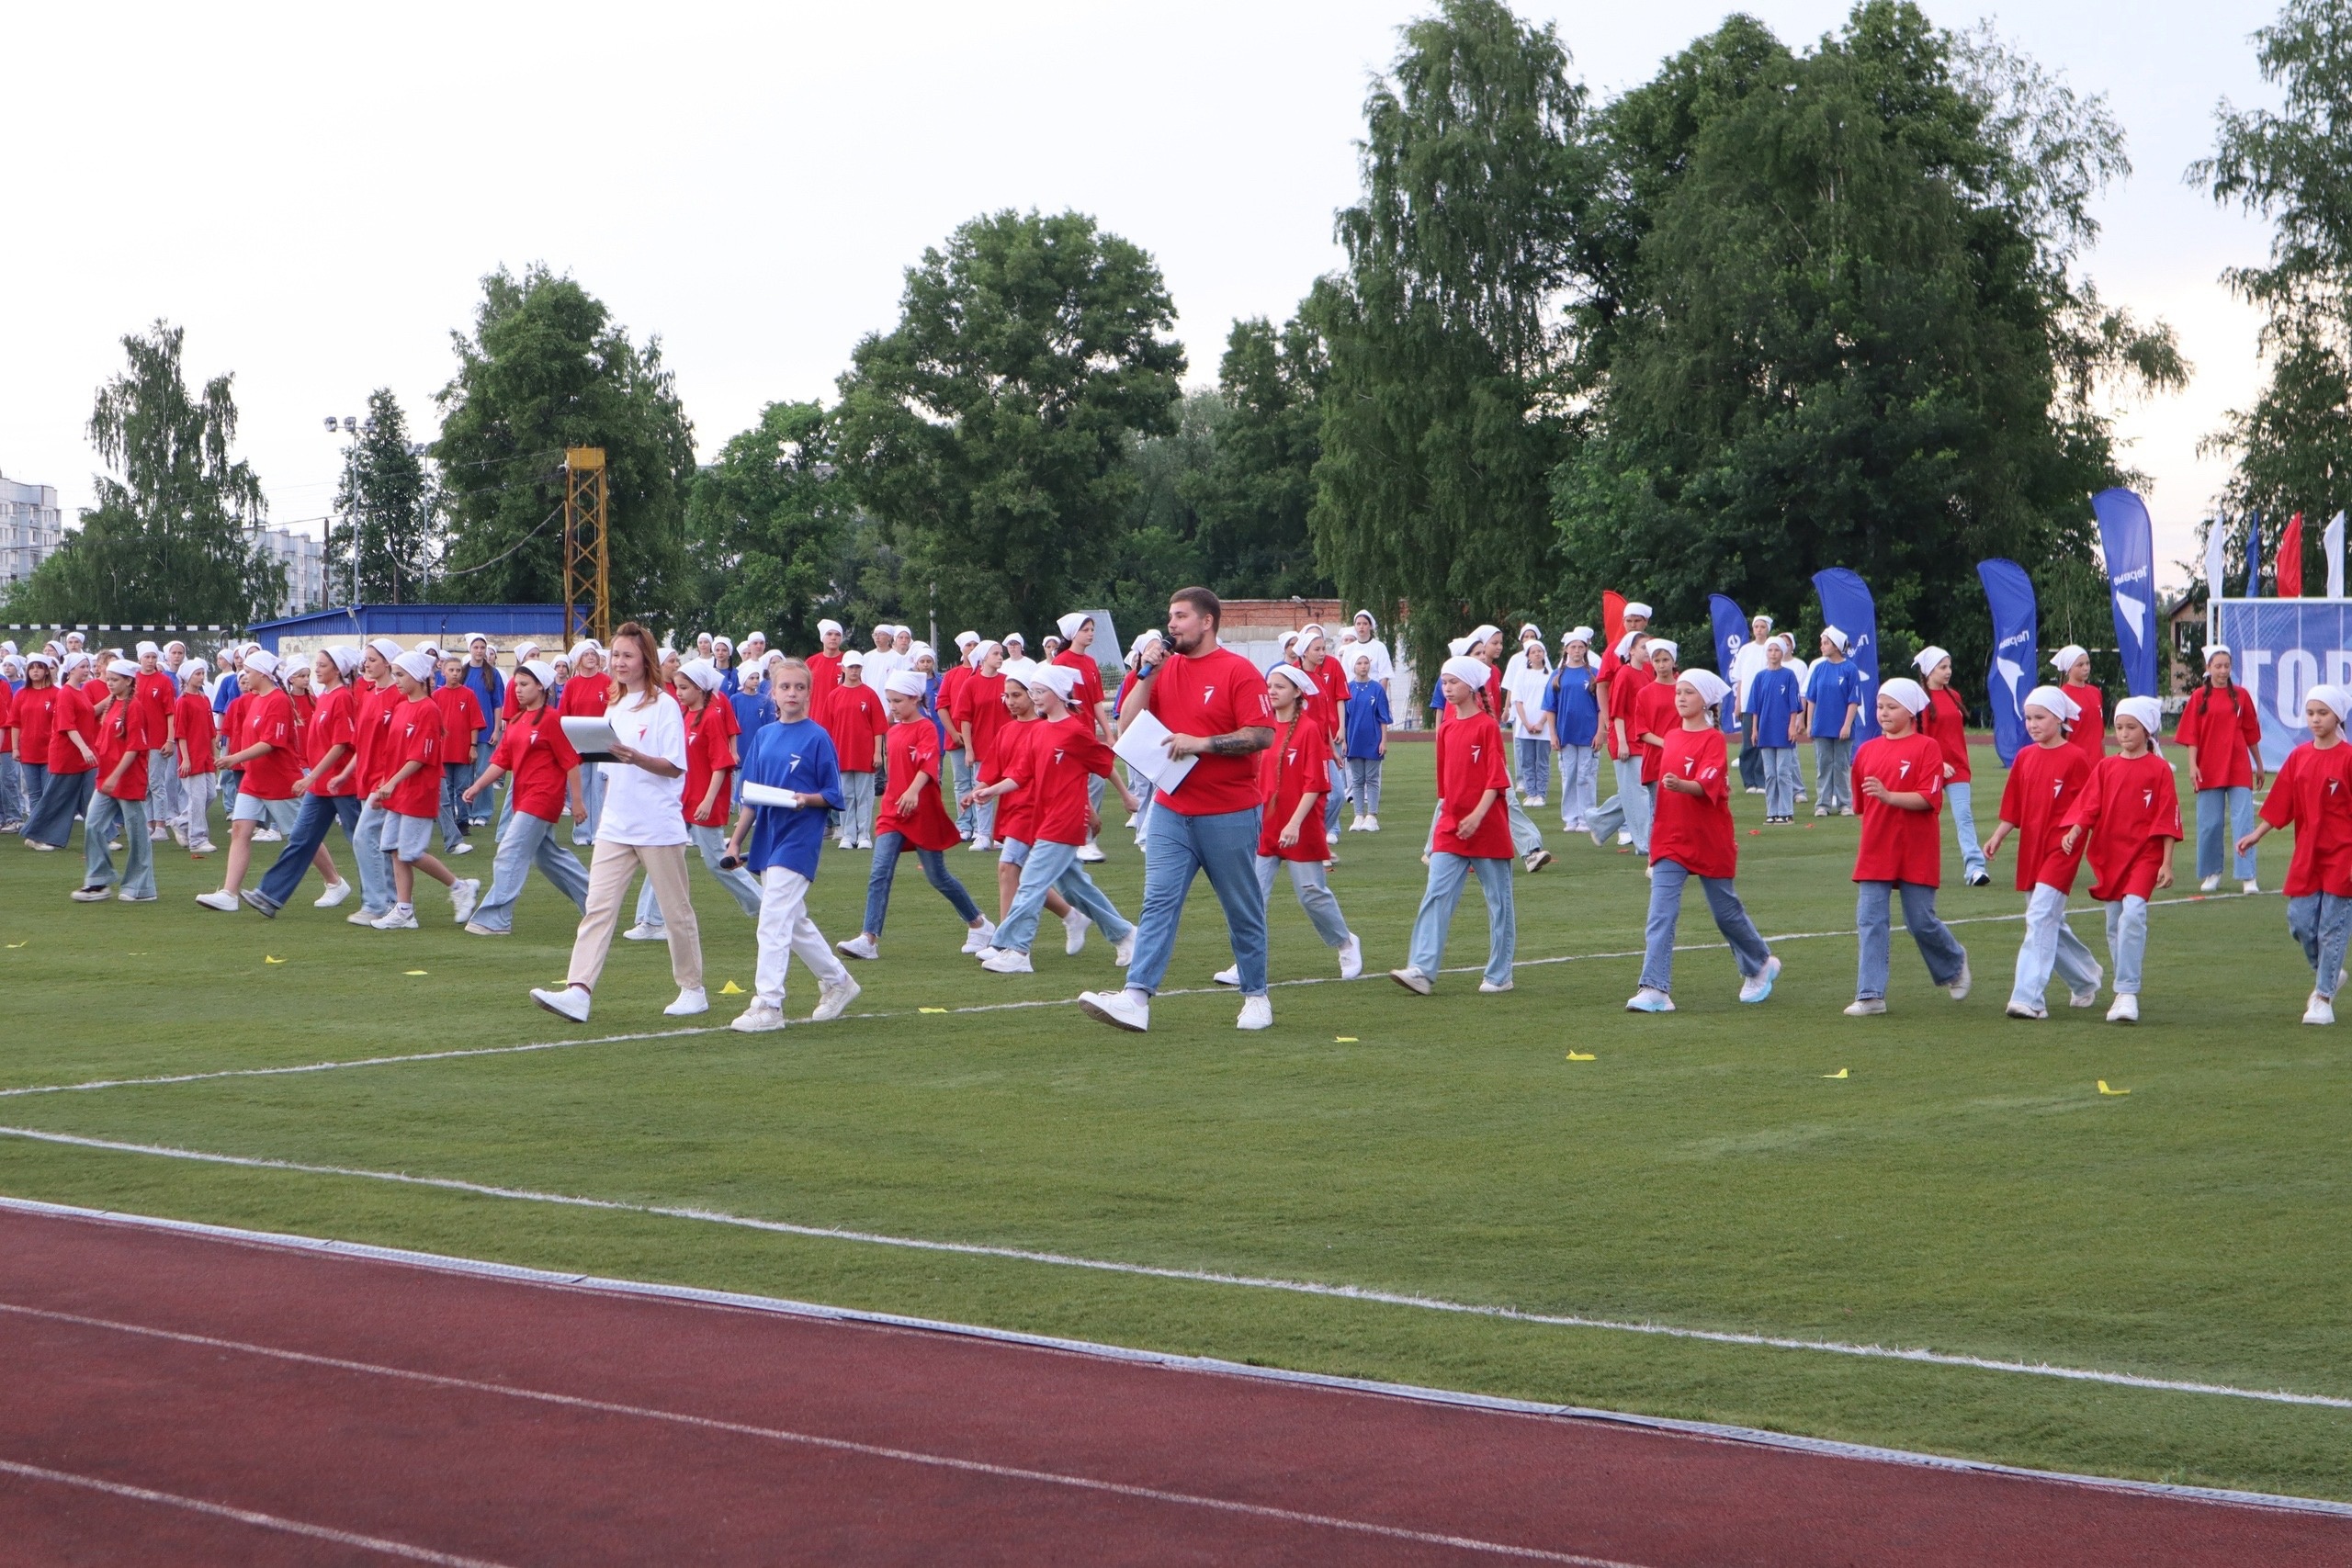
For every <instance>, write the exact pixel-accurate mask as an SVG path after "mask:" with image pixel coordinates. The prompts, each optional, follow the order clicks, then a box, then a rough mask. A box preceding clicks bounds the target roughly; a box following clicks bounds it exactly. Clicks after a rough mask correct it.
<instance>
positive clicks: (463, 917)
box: [449, 876, 481, 926]
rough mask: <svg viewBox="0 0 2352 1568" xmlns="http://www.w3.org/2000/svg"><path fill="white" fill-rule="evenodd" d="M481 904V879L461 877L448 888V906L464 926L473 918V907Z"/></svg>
mask: <svg viewBox="0 0 2352 1568" xmlns="http://www.w3.org/2000/svg"><path fill="white" fill-rule="evenodd" d="M479 903H481V878H480V877H478V876H461V877H459V878H458V880H457V881H456V882H454V883H452V884H451V885H450V886H449V905H450V908H451V909H452V910H453V911H454V912H455V913H456V915H457V917H458V924H459V925H461V926H462V925H464V924H465V923H466V922H467V921H468V920H470V919H473V918H474V906H475V905H477V904H479Z"/></svg>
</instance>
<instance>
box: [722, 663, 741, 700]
mask: <svg viewBox="0 0 2352 1568" xmlns="http://www.w3.org/2000/svg"><path fill="white" fill-rule="evenodd" d="M718 689H719V690H720V691H722V692H724V693H726V694H728V695H729V696H730V697H731V696H733V695H734V694H736V693H738V692H740V691H741V690H742V689H743V677H742V675H741V672H739V671H737V670H736V668H735V666H733V665H732V664H729V666H728V667H727V668H726V669H724V670H721V671H719V672H718Z"/></svg>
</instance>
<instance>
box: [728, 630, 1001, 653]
mask: <svg viewBox="0 0 2352 1568" xmlns="http://www.w3.org/2000/svg"><path fill="white" fill-rule="evenodd" d="M752 635H753V636H754V637H756V636H758V635H759V634H758V633H756V632H754V633H753V634H752ZM979 640H980V634H979V633H978V632H957V633H956V647H958V648H963V649H969V648H972V647H975V646H977V645H978V642H979Z"/></svg>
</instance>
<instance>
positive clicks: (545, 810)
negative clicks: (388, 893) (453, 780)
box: [462, 650, 588, 936]
mask: <svg viewBox="0 0 2352 1568" xmlns="http://www.w3.org/2000/svg"><path fill="white" fill-rule="evenodd" d="M534 651H536V650H534ZM554 685H555V667H554V666H553V665H551V664H547V663H543V662H541V661H540V660H536V659H526V660H524V661H523V662H522V663H520V664H518V665H516V666H515V678H514V679H513V680H511V681H509V682H507V683H506V700H507V703H508V705H509V711H508V714H507V725H506V730H505V733H504V734H503V735H501V736H500V737H499V738H498V744H497V746H496V747H495V748H493V749H492V751H491V753H490V762H489V765H488V766H486V767H484V768H483V769H482V771H481V776H480V777H478V778H477V779H475V780H474V782H473V783H472V784H468V785H467V786H466V788H465V792H464V795H463V796H462V798H463V799H464V801H465V803H466V804H467V805H468V806H471V805H472V804H473V803H474V801H475V800H476V799H477V798H479V797H480V796H481V794H482V793H483V792H484V791H486V790H488V789H489V788H490V787H491V786H492V785H493V784H497V783H498V781H499V780H500V779H503V778H504V777H506V776H507V775H508V774H510V773H511V774H513V775H514V779H515V784H514V786H513V787H512V788H510V789H509V790H508V791H507V792H506V798H507V800H508V801H509V803H511V805H512V806H513V807H514V809H513V810H512V811H510V812H508V813H507V818H506V826H505V828H504V829H503V831H502V832H501V833H500V834H499V836H498V858H497V860H496V862H495V863H493V864H492V868H491V880H490V891H489V892H488V893H486V894H484V895H483V896H482V900H481V903H479V904H477V905H475V906H474V913H473V919H469V920H468V921H467V922H466V931H467V934H468V935H469V936H505V935H507V934H508V933H509V932H511V931H514V929H515V900H516V899H518V898H520V897H522V896H523V883H524V880H525V878H526V877H527V876H529V874H530V870H531V867H533V866H535V865H536V866H537V867H538V868H539V874H540V875H542V876H544V877H546V878H547V879H548V881H549V882H551V883H553V884H555V887H556V891H557V892H559V893H560V894H562V895H563V896H564V897H567V898H569V899H571V901H572V903H573V904H575V905H577V906H578V907H579V909H580V912H581V913H582V914H586V913H587V912H588V868H587V867H586V866H583V865H582V864H581V863H580V857H579V856H577V855H575V854H573V853H572V852H571V850H570V849H568V848H566V847H565V846H564V845H563V844H562V843H561V842H560V841H559V840H557V838H556V836H555V825H556V822H557V820H558V819H559V818H561V817H562V816H563V812H564V807H565V806H566V805H567V804H569V805H570V807H571V814H572V816H573V817H574V818H578V817H579V816H581V814H582V812H583V811H584V810H585V809H586V807H585V806H584V805H583V803H582V799H581V794H580V753H579V752H578V751H576V750H572V746H571V740H570V739H567V738H566V737H565V735H564V733H563V725H562V723H561V722H560V719H559V718H558V716H557V715H556V713H555V710H554V709H552V708H550V707H549V706H548V691H549V690H551V689H552V688H553V687H554Z"/></svg>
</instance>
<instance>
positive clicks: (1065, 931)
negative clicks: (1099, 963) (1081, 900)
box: [1062, 909, 1094, 958]
mask: <svg viewBox="0 0 2352 1568" xmlns="http://www.w3.org/2000/svg"><path fill="white" fill-rule="evenodd" d="M1093 923H1094V922H1093V921H1092V920H1090V919H1087V918H1086V917H1085V916H1084V915H1081V914H1080V913H1079V912H1078V911H1077V910H1076V909H1072V910H1071V911H1070V912H1069V914H1067V915H1064V916H1063V917H1062V951H1063V952H1064V953H1068V954H1069V955H1070V956H1071V957H1072V958H1075V957H1077V956H1078V955H1079V954H1080V953H1083V952H1085V951H1086V928H1087V927H1089V926H1091V925H1092V924H1093Z"/></svg>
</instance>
